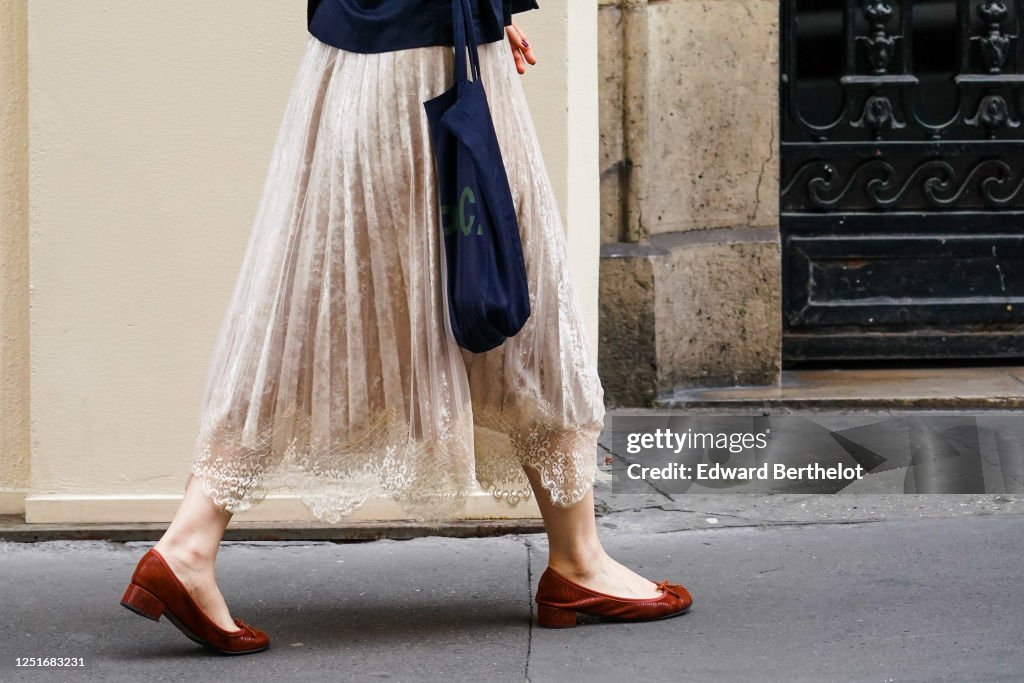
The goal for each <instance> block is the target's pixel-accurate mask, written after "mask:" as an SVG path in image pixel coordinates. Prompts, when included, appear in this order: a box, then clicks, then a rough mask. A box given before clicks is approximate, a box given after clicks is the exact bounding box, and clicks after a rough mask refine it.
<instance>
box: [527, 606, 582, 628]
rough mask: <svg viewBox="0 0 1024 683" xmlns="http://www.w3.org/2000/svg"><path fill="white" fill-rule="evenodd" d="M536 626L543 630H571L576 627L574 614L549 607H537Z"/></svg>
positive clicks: (572, 611) (570, 611)
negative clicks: (541, 627)
mask: <svg viewBox="0 0 1024 683" xmlns="http://www.w3.org/2000/svg"><path fill="white" fill-rule="evenodd" d="M537 625H538V626H543V627H544V628H573V627H574V626H576V612H575V610H571V609H561V608H560V607H551V606H549V605H537Z"/></svg>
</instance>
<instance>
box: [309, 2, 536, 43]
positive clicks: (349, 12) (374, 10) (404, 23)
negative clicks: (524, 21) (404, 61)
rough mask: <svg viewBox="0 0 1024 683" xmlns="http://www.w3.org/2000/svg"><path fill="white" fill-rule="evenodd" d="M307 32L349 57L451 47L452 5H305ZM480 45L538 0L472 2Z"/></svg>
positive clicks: (495, 37)
mask: <svg viewBox="0 0 1024 683" xmlns="http://www.w3.org/2000/svg"><path fill="white" fill-rule="evenodd" d="M307 2H308V6H307V13H306V23H307V25H308V27H309V32H310V33H311V34H312V35H313V36H314V37H316V38H317V39H318V40H320V41H321V42H323V43H327V44H328V45H333V46H334V47H337V48H340V49H342V50H347V51H349V52H390V51H391V50H405V49H408V48H413V47H430V46H434V45H452V44H453V43H454V42H455V38H454V36H453V35H452V0H307ZM470 6H471V7H472V11H473V23H474V26H475V28H476V35H477V42H478V43H490V42H493V41H495V40H501V39H502V38H504V37H505V27H506V26H508V25H509V24H510V23H511V21H512V14H513V13H515V12H525V11H526V10H530V9H538V7H537V2H536V0H470Z"/></svg>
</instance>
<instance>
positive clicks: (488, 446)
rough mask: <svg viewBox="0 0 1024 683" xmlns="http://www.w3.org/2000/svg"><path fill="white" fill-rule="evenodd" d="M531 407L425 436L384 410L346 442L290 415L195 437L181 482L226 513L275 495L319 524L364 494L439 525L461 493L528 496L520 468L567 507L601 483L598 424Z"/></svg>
mask: <svg viewBox="0 0 1024 683" xmlns="http://www.w3.org/2000/svg"><path fill="white" fill-rule="evenodd" d="M534 410H535V411H536V412H534V411H531V412H534V416H533V419H532V420H531V421H530V422H527V423H524V422H523V421H522V420H523V418H524V415H523V413H522V412H521V411H519V410H510V411H503V410H491V411H478V412H476V413H473V412H466V413H464V414H463V415H461V416H458V417H455V418H454V419H452V420H451V421H450V422H449V423H448V425H447V426H446V427H445V428H444V429H443V430H442V431H440V432H438V433H436V434H434V435H432V436H431V437H427V438H424V437H422V436H416V435H413V434H412V433H411V430H410V426H409V423H408V422H407V421H406V419H405V418H404V417H402V416H399V415H397V414H395V413H394V412H389V413H385V414H383V415H381V416H379V418H378V419H377V420H375V421H374V422H373V424H372V425H370V426H369V427H368V428H367V429H366V430H364V431H363V432H362V433H361V434H360V435H359V436H358V437H356V438H353V439H343V438H323V437H322V436H318V435H316V434H315V432H314V430H313V429H312V420H311V419H310V418H309V417H308V415H306V414H301V413H300V411H292V413H290V414H289V415H288V416H286V417H284V418H278V420H277V421H276V422H275V423H274V424H273V425H271V426H264V427H262V428H260V429H257V430H249V431H246V430H245V429H243V428H241V427H237V426H235V427H226V426H220V427H217V428H213V429H209V430H205V431H202V432H201V433H200V436H199V440H198V446H197V451H198V454H197V456H196V458H195V459H194V461H193V464H192V468H191V471H190V473H189V479H191V478H192V477H193V476H194V477H196V478H197V479H199V480H200V482H201V483H202V488H203V491H204V493H205V494H206V495H207V496H209V497H210V498H211V499H212V500H213V501H214V503H215V504H216V505H218V506H220V507H222V508H224V509H226V510H228V511H230V512H233V513H237V512H243V511H245V510H248V509H250V508H251V507H253V506H254V505H256V504H258V503H260V502H261V501H263V500H264V499H265V498H266V497H267V495H268V494H269V493H271V492H275V493H276V492H284V493H292V494H294V495H296V496H297V497H298V498H299V499H300V500H301V501H302V502H303V503H304V504H305V505H306V507H307V508H308V509H309V510H310V512H311V513H312V514H313V515H314V517H316V518H317V519H318V520H320V521H323V522H326V523H337V522H338V521H340V520H341V519H343V518H345V517H347V516H349V515H351V514H352V513H353V512H354V511H355V510H356V509H357V508H359V507H360V506H362V505H363V504H364V503H366V502H367V501H368V500H370V499H371V498H382V499H386V500H391V501H394V502H395V503H397V504H398V505H399V506H401V508H402V510H403V513H404V515H405V516H406V517H408V518H410V519H416V520H421V521H427V522H440V521H443V520H447V519H454V518H458V517H460V516H462V515H463V514H464V512H465V505H466V501H467V498H468V495H469V494H470V493H471V492H473V491H474V490H479V489H481V488H482V489H483V490H485V491H487V492H489V493H490V494H491V495H492V496H493V497H494V498H495V499H496V500H498V501H502V502H504V503H506V504H508V505H510V506H513V505H516V504H518V503H519V502H520V501H522V500H525V499H528V498H529V497H530V496H531V495H532V493H533V492H532V489H531V487H530V483H529V480H528V479H527V477H526V474H525V472H524V471H523V468H524V467H529V468H531V469H533V470H535V471H536V472H537V473H538V475H539V479H540V482H541V484H542V485H543V487H544V489H545V490H546V491H547V493H548V494H549V496H550V498H551V501H552V503H553V504H555V505H557V506H561V507H570V506H572V505H575V504H576V503H578V502H579V501H580V500H582V499H583V498H584V497H585V496H586V494H587V493H588V492H589V491H590V490H591V489H592V487H593V486H594V483H595V481H596V480H597V479H598V478H599V477H600V474H599V473H598V472H597V452H596V451H597V436H598V434H599V433H600V430H601V425H599V424H589V425H583V426H566V425H564V424H563V421H561V420H559V419H557V418H556V417H555V414H554V410H553V409H551V408H550V407H549V406H546V405H541V406H540V407H539V408H535V409H534ZM524 424H526V425H528V426H526V427H522V426H520V425H524ZM186 485H187V483H186Z"/></svg>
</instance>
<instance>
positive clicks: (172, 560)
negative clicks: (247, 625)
mask: <svg viewBox="0 0 1024 683" xmlns="http://www.w3.org/2000/svg"><path fill="white" fill-rule="evenodd" d="M155 549H156V551H157V552H158V553H160V555H161V556H163V558H164V560H165V561H166V562H167V564H168V565H169V566H170V568H171V571H173V572H174V575H175V576H177V577H178V580H179V581H181V583H182V584H183V585H184V586H185V588H186V589H187V590H188V593H189V595H190V596H192V599H193V600H195V601H196V603H197V604H198V605H199V606H200V607H201V608H202V609H203V611H204V612H206V615H207V616H208V617H209V618H210V620H211V621H213V623H215V624H216V625H217V626H219V627H220V628H222V629H224V630H225V631H237V630H238V625H237V624H235V621H234V619H232V618H231V612H230V611H229V610H228V605H227V603H226V602H225V601H224V596H223V595H222V594H221V592H220V588H218V587H217V579H216V577H215V573H214V562H215V558H214V557H211V556H209V555H207V554H206V553H204V552H203V551H197V550H194V549H189V548H185V547H180V546H174V545H171V544H169V543H165V542H164V541H163V540H161V541H160V542H159V543H157V544H156V547H155Z"/></svg>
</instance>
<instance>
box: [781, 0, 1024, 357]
mask: <svg viewBox="0 0 1024 683" xmlns="http://www.w3.org/2000/svg"><path fill="white" fill-rule="evenodd" d="M780 18H781V26H782V36H781V38H782V40H781V56H782V66H781V68H782V74H781V85H780V103H781V116H780V121H781V127H782V142H781V176H782V177H781V183H780V187H781V189H780V192H781V197H780V198H781V230H782V268H783V318H784V325H783V330H784V334H783V357H784V359H785V360H786V362H787V364H791V363H793V362H795V361H801V360H834V361H839V360H845V359H883V358H914V359H928V358H933V359H939V358H1008V357H1020V356H1024V125H1022V123H1021V122H1022V119H1024V40H1022V36H1021V29H1022V24H1024V0H1011V1H1009V2H984V1H978V0H918V1H916V2H911V1H904V2H881V1H870V0H869V1H865V0H814V1H808V0H783V2H782V4H781V17H780Z"/></svg>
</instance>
